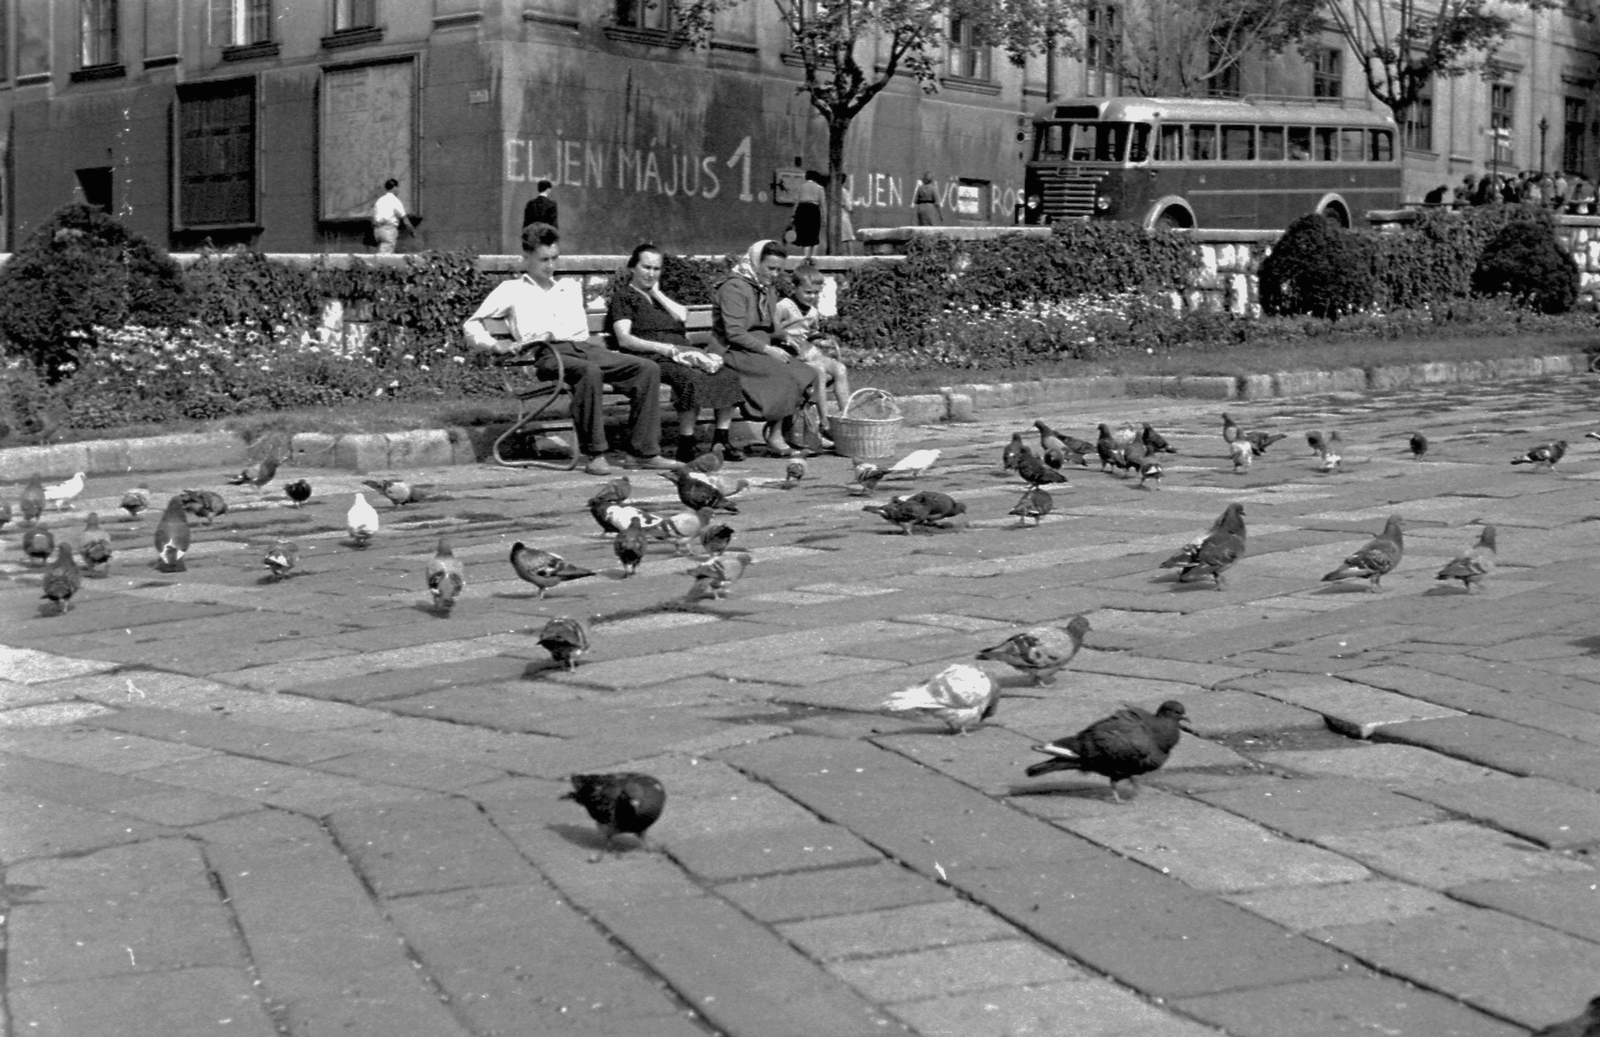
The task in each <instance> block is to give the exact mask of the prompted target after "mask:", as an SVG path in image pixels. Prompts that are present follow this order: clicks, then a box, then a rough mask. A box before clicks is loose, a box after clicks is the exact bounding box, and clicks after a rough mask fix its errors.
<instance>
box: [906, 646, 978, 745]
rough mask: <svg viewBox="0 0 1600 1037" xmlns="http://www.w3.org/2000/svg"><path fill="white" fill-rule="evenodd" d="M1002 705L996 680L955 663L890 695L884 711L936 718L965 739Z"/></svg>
mask: <svg viewBox="0 0 1600 1037" xmlns="http://www.w3.org/2000/svg"><path fill="white" fill-rule="evenodd" d="M999 705H1000V685H999V684H997V683H995V679H994V678H993V677H991V676H989V675H988V674H987V673H985V672H984V671H983V670H981V669H979V668H978V667H976V666H973V665H971V664H970V663H956V664H954V665H952V666H948V667H946V668H945V669H943V670H941V671H939V672H938V673H936V674H934V675H933V676H932V677H930V678H929V679H927V680H926V681H923V682H922V683H921V684H914V685H912V686H911V687H909V688H905V689H903V690H901V691H897V692H895V693H894V694H893V695H890V696H889V698H888V700H887V701H886V702H884V704H883V709H884V711H885V712H888V713H921V714H923V715H925V716H930V717H934V718H936V719H939V720H942V721H944V723H945V726H947V727H948V728H949V729H950V730H951V732H952V733H954V734H958V735H964V734H966V733H967V728H969V727H971V726H972V725H973V724H976V723H979V722H981V721H984V720H987V719H988V718H989V717H991V716H993V715H994V711H995V709H996V708H997V707H998V706H999Z"/></svg>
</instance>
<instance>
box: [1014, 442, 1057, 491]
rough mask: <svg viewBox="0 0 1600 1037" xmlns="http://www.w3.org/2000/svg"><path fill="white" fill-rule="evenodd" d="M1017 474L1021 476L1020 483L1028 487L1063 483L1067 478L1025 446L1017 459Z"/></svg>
mask: <svg viewBox="0 0 1600 1037" xmlns="http://www.w3.org/2000/svg"><path fill="white" fill-rule="evenodd" d="M1017 474H1018V475H1020V476H1022V481H1023V482H1025V483H1027V484H1028V485H1029V486H1049V485H1052V484H1054V483H1065V482H1066V481H1067V477H1066V475H1065V474H1063V473H1062V472H1061V471H1060V470H1058V469H1056V468H1053V467H1051V466H1050V465H1049V464H1047V463H1046V462H1045V460H1044V459H1043V458H1042V457H1040V456H1039V455H1038V454H1036V453H1034V452H1033V451H1032V450H1029V449H1028V448H1027V447H1026V446H1024V447H1023V448H1022V453H1021V454H1020V455H1019V456H1018V457H1017Z"/></svg>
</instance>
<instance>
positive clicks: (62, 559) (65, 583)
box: [40, 543, 83, 612]
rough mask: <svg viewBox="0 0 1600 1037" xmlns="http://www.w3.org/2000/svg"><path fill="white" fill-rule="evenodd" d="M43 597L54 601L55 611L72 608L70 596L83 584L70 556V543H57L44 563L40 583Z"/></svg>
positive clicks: (81, 577) (76, 566)
mask: <svg viewBox="0 0 1600 1037" xmlns="http://www.w3.org/2000/svg"><path fill="white" fill-rule="evenodd" d="M40 586H41V589H42V590H43V591H44V594H43V597H44V598H46V599H48V600H50V601H53V602H55V603H56V606H57V611H59V612H67V611H69V610H70V609H71V608H72V596H73V595H74V594H76V593H78V589H79V588H81V587H82V586H83V575H82V573H80V572H79V571H78V563H77V562H76V561H74V560H73V557H72V545H71V544H68V543H62V544H59V545H58V546H57V547H56V554H55V557H54V558H52V559H50V561H48V562H46V563H45V567H44V580H43V581H42V582H41V584H40Z"/></svg>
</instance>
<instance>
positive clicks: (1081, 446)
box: [1061, 435, 1094, 464]
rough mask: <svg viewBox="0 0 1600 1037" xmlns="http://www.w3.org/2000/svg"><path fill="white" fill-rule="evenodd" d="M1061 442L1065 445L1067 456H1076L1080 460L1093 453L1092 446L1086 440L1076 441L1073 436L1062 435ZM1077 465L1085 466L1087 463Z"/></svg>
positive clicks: (1082, 462) (1081, 462)
mask: <svg viewBox="0 0 1600 1037" xmlns="http://www.w3.org/2000/svg"><path fill="white" fill-rule="evenodd" d="M1061 441H1062V442H1063V443H1065V444H1066V445H1067V453H1068V454H1077V455H1078V457H1080V458H1082V457H1083V456H1085V455H1087V454H1092V453H1094V444H1093V443H1091V442H1089V441H1088V440H1087V439H1078V438H1076V437H1074V436H1065V435H1064V436H1062V437H1061ZM1079 463H1080V464H1087V463H1088V462H1086V461H1080V462H1079Z"/></svg>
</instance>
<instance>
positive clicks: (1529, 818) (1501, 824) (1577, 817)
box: [1406, 778, 1600, 850]
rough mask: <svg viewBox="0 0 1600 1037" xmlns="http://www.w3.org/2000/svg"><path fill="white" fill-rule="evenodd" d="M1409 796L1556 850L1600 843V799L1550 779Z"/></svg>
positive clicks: (1485, 783) (1431, 790) (1442, 789)
mask: <svg viewBox="0 0 1600 1037" xmlns="http://www.w3.org/2000/svg"><path fill="white" fill-rule="evenodd" d="M1406 795H1408V796H1414V797H1416V798H1417V799H1422V800H1426V801H1427V802H1429V803H1434V804H1437V805H1439V806H1441V807H1444V808H1445V809H1447V810H1450V811H1452V812H1454V813H1457V814H1460V815H1462V816H1464V817H1469V818H1471V819H1473V820H1475V821H1481V822H1485V823H1487V824H1491V825H1493V826H1495V827H1496V828H1500V829H1504V830H1505V831H1507V832H1511V833H1512V834H1514V835H1520V836H1522V837H1523V838H1524V839H1528V840H1531V841H1532V842H1536V843H1538V844H1540V845H1541V846H1547V847H1549V848H1550V849H1552V850H1576V849H1581V848H1586V847H1591V846H1594V845H1595V844H1596V843H1600V795H1596V794H1595V793H1593V792H1589V791H1586V790H1584V789H1575V788H1573V787H1571V786H1570V785H1562V784H1560V783H1559V782H1554V781H1550V780H1548V779H1546V778H1514V779H1512V780H1510V781H1479V782H1464V783H1462V784H1459V785H1434V786H1430V787H1427V788H1420V789H1408V790H1406Z"/></svg>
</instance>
